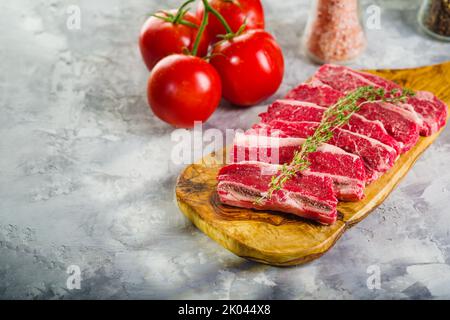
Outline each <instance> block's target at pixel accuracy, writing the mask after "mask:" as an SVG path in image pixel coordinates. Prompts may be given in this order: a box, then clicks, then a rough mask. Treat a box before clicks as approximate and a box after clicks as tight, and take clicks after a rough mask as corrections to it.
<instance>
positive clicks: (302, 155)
mask: <svg viewBox="0 0 450 320" xmlns="http://www.w3.org/2000/svg"><path fill="white" fill-rule="evenodd" d="M413 95H414V92H413V91H412V90H409V89H403V90H402V91H400V90H398V89H393V90H392V91H386V90H384V89H383V88H374V87H372V86H367V87H360V88H358V89H356V90H354V91H352V92H350V93H348V94H347V95H346V96H344V97H342V98H340V99H339V100H338V101H337V102H336V103H335V104H334V105H332V106H330V107H329V108H328V109H327V110H326V111H325V112H324V114H323V116H322V120H321V122H320V124H319V126H318V127H317V129H316V131H315V132H314V134H313V135H312V136H309V137H308V138H307V139H306V140H305V142H304V143H303V144H302V146H301V148H300V149H299V150H297V151H296V152H295V153H294V157H293V159H292V161H291V162H290V163H285V164H283V165H282V167H281V170H280V173H279V174H278V175H276V176H273V177H272V179H271V181H270V183H269V190H268V192H267V193H266V194H265V195H264V196H262V197H260V198H259V199H257V200H256V204H261V203H262V202H263V201H264V200H265V199H270V197H271V196H272V194H273V193H274V192H275V191H278V190H281V189H282V188H283V186H284V184H285V183H286V181H288V180H289V179H291V178H292V177H293V176H295V175H296V174H297V173H299V172H301V171H304V170H306V169H308V167H309V166H310V162H309V161H308V155H309V154H310V153H312V152H315V151H317V149H318V148H319V146H320V145H322V144H323V143H326V142H327V141H329V140H330V139H331V138H332V137H333V133H334V130H335V129H336V128H339V127H341V126H343V125H345V124H346V123H347V122H348V121H349V119H350V117H351V116H352V115H353V114H354V113H355V112H357V111H358V110H359V109H360V108H361V106H363V105H364V104H366V103H371V102H389V103H394V104H395V103H399V102H405V101H406V100H407V99H408V97H411V96H413Z"/></svg>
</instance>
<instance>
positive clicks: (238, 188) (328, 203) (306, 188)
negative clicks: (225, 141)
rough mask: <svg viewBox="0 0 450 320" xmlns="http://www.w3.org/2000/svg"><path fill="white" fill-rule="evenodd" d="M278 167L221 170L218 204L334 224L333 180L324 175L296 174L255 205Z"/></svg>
mask: <svg viewBox="0 0 450 320" xmlns="http://www.w3.org/2000/svg"><path fill="white" fill-rule="evenodd" d="M280 168H281V166H279V165H271V164H267V163H261V162H244V163H238V164H231V165H228V166H225V167H223V168H222V169H221V170H220V171H219V174H218V177H217V179H218V181H219V184H218V185H217V193H218V195H219V198H220V201H221V202H223V203H225V204H229V205H232V206H236V207H243V208H254V209H258V210H277V211H283V212H288V213H292V214H295V215H297V216H300V217H304V218H307V219H312V220H316V221H318V222H320V223H322V224H332V223H334V222H335V221H336V218H337V212H336V206H337V199H336V197H335V196H334V193H333V183H332V180H331V179H330V178H328V177H325V176H317V175H305V174H297V175H296V176H294V177H292V178H291V179H290V180H288V181H287V182H286V183H285V184H284V186H283V188H282V189H281V190H279V191H275V192H274V193H273V194H272V196H271V197H270V199H266V200H264V201H262V203H257V202H256V200H258V199H259V198H260V197H261V196H263V195H266V194H267V192H268V186H269V183H270V181H271V178H272V176H274V175H276V174H277V173H278V172H279V170H280Z"/></svg>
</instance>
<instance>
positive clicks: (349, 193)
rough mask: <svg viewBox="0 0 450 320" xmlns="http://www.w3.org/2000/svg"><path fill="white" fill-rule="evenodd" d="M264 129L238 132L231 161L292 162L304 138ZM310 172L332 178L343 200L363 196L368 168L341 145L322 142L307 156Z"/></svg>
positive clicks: (337, 192) (352, 199)
mask: <svg viewBox="0 0 450 320" xmlns="http://www.w3.org/2000/svg"><path fill="white" fill-rule="evenodd" d="M264 131H266V130H265V129H250V130H248V131H247V132H246V133H244V134H242V133H238V134H236V137H235V141H234V145H233V149H232V151H231V155H230V156H231V159H230V160H231V162H236V163H237V162H242V161H261V162H266V163H272V164H285V163H290V162H291V161H292V158H293V157H294V154H295V153H296V152H297V151H298V150H300V148H301V145H302V144H303V143H304V141H305V139H302V138H280V137H271V136H270V135H269V134H268V133H266V132H264ZM308 161H309V162H310V166H309V168H308V170H307V172H309V173H310V174H315V175H319V176H327V177H330V178H332V179H333V182H334V186H335V192H336V196H337V198H338V199H340V200H344V201H355V200H359V199H362V198H363V197H364V187H365V183H366V170H365V168H364V163H363V161H362V160H361V158H360V157H359V156H357V155H354V154H351V153H348V152H346V151H344V150H342V149H341V148H338V147H335V146H332V145H329V144H322V145H321V146H320V147H319V148H318V149H317V151H316V152H313V153H310V154H309V156H308Z"/></svg>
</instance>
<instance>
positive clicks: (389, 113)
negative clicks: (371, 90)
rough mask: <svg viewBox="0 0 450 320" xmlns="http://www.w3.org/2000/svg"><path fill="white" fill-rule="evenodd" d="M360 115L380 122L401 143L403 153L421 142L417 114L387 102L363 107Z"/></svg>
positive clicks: (368, 104) (371, 103)
mask: <svg viewBox="0 0 450 320" xmlns="http://www.w3.org/2000/svg"><path fill="white" fill-rule="evenodd" d="M358 114H360V115H362V116H364V117H365V118H367V119H369V120H378V121H380V122H381V123H382V124H383V126H384V128H385V129H386V131H387V132H388V133H389V134H390V135H391V136H392V137H393V138H394V139H395V140H397V141H398V142H400V143H401V152H402V153H403V152H406V151H408V150H409V149H411V148H412V147H413V146H414V145H415V144H416V143H417V141H418V140H419V131H420V123H421V122H420V120H419V119H418V118H417V115H416V113H412V112H411V111H409V110H407V109H405V108H402V107H399V106H396V105H393V104H390V103H385V102H370V103H364V104H362V105H361V108H360V110H359V111H358Z"/></svg>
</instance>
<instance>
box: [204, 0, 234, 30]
mask: <svg viewBox="0 0 450 320" xmlns="http://www.w3.org/2000/svg"><path fill="white" fill-rule="evenodd" d="M202 1H203V5H204V7H205V13H204V14H205V15H206V14H208V11H209V12H211V13H212V14H213V15H214V16H215V17H216V18H217V19H219V21H220V23H221V24H222V25H223V26H224V28H225V30H226V31H227V34H234V32H233V30H231V28H230V25H229V24H228V22H227V21H226V20H225V18H224V17H223V16H222V15H221V14H220V13H219V12H218V11H217V10H216V9H214V8H213V7H211V6H210V5H209V3H208V1H207V0H202Z"/></svg>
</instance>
